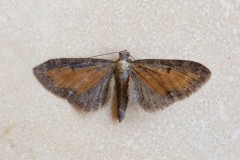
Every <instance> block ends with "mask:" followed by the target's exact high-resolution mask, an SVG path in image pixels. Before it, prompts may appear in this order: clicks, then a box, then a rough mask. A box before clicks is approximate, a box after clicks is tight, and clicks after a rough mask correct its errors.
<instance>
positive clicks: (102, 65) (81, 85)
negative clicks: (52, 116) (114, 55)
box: [33, 58, 114, 110]
mask: <svg viewBox="0 0 240 160" xmlns="http://www.w3.org/2000/svg"><path fill="white" fill-rule="evenodd" d="M113 70H114V62H112V61H110V60H103V59H92V58H86V59H81V58H80V59H52V60H49V61H47V62H45V63H42V64H40V65H38V66H36V67H35V68H34V69H33V72H34V74H35V76H36V77H37V79H38V80H39V81H40V82H41V83H42V84H43V86H44V87H46V88H47V89H48V90H50V91H51V92H53V93H55V94H56V95H58V96H61V97H63V98H66V99H67V100H68V101H69V102H70V103H74V104H76V105H78V106H79V107H80V108H82V109H84V110H91V109H97V108H99V107H100V106H101V105H103V104H104V102H105V100H106V95H107V90H108V83H109V80H110V78H111V76H112V73H113Z"/></svg>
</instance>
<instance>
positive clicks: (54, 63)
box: [33, 51, 211, 122]
mask: <svg viewBox="0 0 240 160" xmlns="http://www.w3.org/2000/svg"><path fill="white" fill-rule="evenodd" d="M33 72H34V74H35V76H36V77H37V79H38V80H39V81H40V82H41V83H42V84H43V86H45V87H46V88H47V89H48V90H50V91H51V92H53V93H55V94H56V95H58V96H61V97H63V98H66V99H67V100H68V102H69V103H73V104H75V105H77V106H79V107H80V108H81V109H83V110H91V109H98V108H99V107H101V106H103V105H104V103H105V102H106V97H107V92H108V90H109V81H110V79H111V78H112V76H113V75H115V82H116V86H117V87H116V92H117V108H118V109H117V111H118V119H119V122H121V121H122V120H123V119H124V117H125V112H126V109H127V103H128V95H129V94H135V96H134V97H135V99H136V100H135V101H136V102H137V103H138V104H139V105H140V106H141V107H143V108H144V109H146V110H155V109H163V108H164V107H166V106H168V105H170V104H171V103H173V102H174V101H176V100H180V99H183V98H185V97H187V96H189V95H190V94H191V93H193V92H194V91H195V90H196V89H197V88H199V87H201V86H202V85H203V84H204V83H205V82H206V81H207V80H208V79H209V78H210V76H211V72H210V70H209V69H208V68H207V67H205V66H204V65H202V64H200V63H197V62H193V61H187V60H163V59H143V60H132V59H131V58H130V54H129V52H127V51H121V52H119V59H118V60H117V61H111V60H105V59H96V58H61V59H51V60H48V61H46V62H44V63H42V64H40V65H38V66H36V67H35V68H33ZM130 81H131V82H132V84H133V90H134V92H131V90H128V89H129V86H128V85H129V82H130Z"/></svg>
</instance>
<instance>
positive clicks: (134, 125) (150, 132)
mask: <svg viewBox="0 0 240 160" xmlns="http://www.w3.org/2000/svg"><path fill="white" fill-rule="evenodd" d="M124 49H128V51H130V52H131V54H132V56H134V57H135V59H140V58H174V59H190V60H194V61H198V62H201V63H203V64H205V65H206V66H208V67H209V68H210V69H211V71H212V73H213V74H212V78H211V80H210V81H209V82H208V83H207V84H206V85H205V86H204V87H203V88H202V89H201V90H199V92H197V93H195V94H194V95H193V96H191V97H190V98H188V99H185V100H184V101H180V102H178V103H175V104H174V105H172V106H171V107H169V108H167V109H165V110H164V111H159V112H155V113H146V112H144V111H143V110H142V109H139V108H138V107H137V106H135V105H134V104H130V105H129V108H128V112H127V117H126V119H125V120H124V121H123V122H122V123H121V124H119V123H118V122H117V120H116V119H115V118H113V117H114V114H113V111H114V109H112V108H111V107H110V106H111V103H109V104H108V105H107V106H106V107H105V108H103V109H101V110H99V111H97V112H92V113H89V114H86V113H83V112H79V111H77V110H76V109H74V108H73V107H72V106H71V105H70V104H68V102H67V101H66V100H64V99H61V98H59V97H56V96H55V95H53V94H51V93H50V92H48V91H47V90H46V89H44V88H43V87H42V86H41V85H40V83H38V81H37V80H36V79H35V77H34V75H33V73H32V68H33V67H34V66H36V65H38V64H40V63H42V62H44V61H46V60H48V59H50V58H58V57H88V56H93V55H97V54H101V53H108V52H113V51H121V50H124ZM117 57H118V55H110V56H106V58H109V59H112V60H115V59H116V58H117ZM0 93H1V96H0V159H4V160H6V159H9V160H15V159H17V160H27V159H31V160H32V159H33V160H34V159H39V160H48V159H49V160H50V159H58V160H65V159H81V160H95V159H104V160H111V159H122V160H125V159H134V160H143V159H144V160H153V159H154V160H169V159H171V160H175V159H181V160H186V159H198V160H226V159H228V160H239V159H240V100H239V99H240V1H239V0H168V1H164V0H122V1H120V0H118V1H117V0H69V1H67V0H58V1H57V0H21V1H9V0H1V1H0Z"/></svg>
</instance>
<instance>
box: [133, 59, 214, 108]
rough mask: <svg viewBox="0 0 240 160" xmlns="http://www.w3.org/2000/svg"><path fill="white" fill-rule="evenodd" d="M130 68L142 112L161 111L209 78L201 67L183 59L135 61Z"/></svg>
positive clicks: (207, 73)
mask: <svg viewBox="0 0 240 160" xmlns="http://www.w3.org/2000/svg"><path fill="white" fill-rule="evenodd" d="M130 69H131V79H132V80H133V85H134V90H135V92H134V93H135V98H136V101H137V103H138V104H140V106H142V107H143V108H144V109H146V110H154V109H159V108H160V109H162V108H164V107H166V106H168V105H170V104H171V103H173V102H175V101H176V100H181V99H183V98H185V97H187V96H189V95H190V94H192V93H193V92H194V91H195V90H196V89H198V88H199V87H201V86H202V85H203V84H204V83H205V82H206V81H207V80H208V79H209V78H210V76H211V72H210V70H209V69H208V68H206V67H205V66H203V65H202V64H200V63H197V62H193V61H185V60H160V59H158V60H155V59H146V60H136V61H133V62H131V65H130ZM131 79H130V80H131Z"/></svg>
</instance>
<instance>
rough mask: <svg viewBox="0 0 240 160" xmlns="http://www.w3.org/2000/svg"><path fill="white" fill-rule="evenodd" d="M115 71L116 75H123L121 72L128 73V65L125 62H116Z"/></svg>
mask: <svg viewBox="0 0 240 160" xmlns="http://www.w3.org/2000/svg"><path fill="white" fill-rule="evenodd" d="M116 65H117V66H116V71H117V72H118V73H123V72H127V71H128V66H129V63H128V62H127V61H125V60H119V61H117V64H116Z"/></svg>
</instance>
